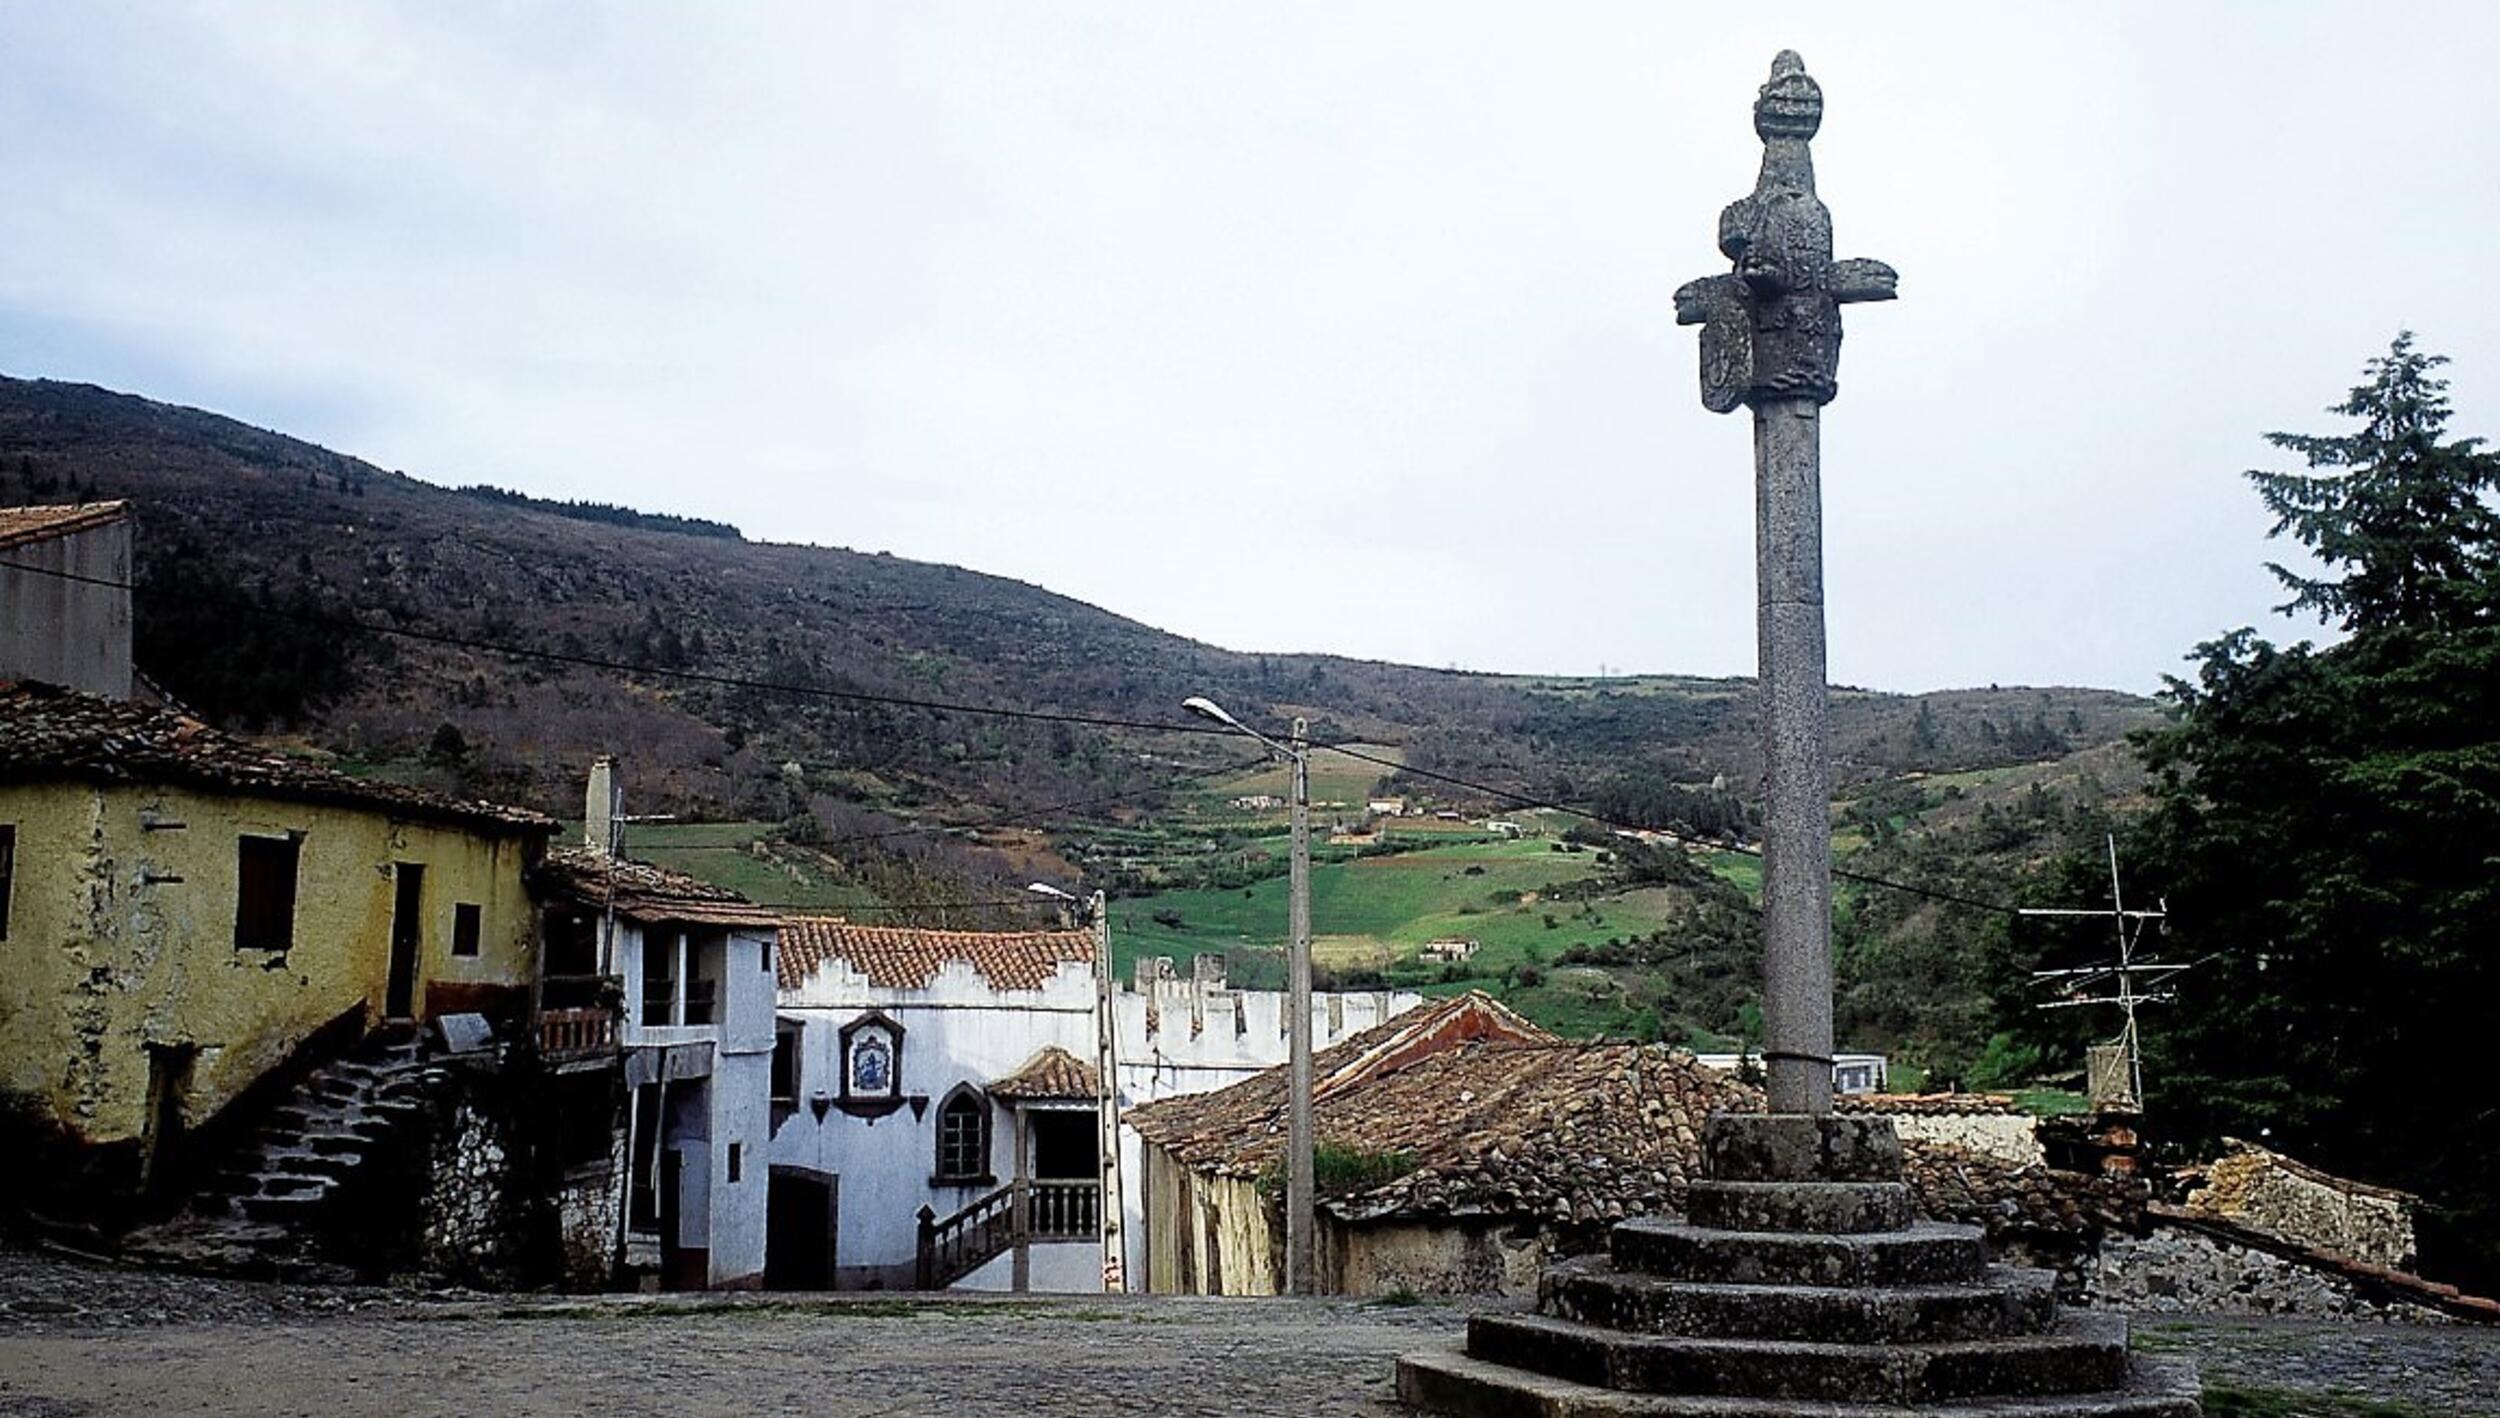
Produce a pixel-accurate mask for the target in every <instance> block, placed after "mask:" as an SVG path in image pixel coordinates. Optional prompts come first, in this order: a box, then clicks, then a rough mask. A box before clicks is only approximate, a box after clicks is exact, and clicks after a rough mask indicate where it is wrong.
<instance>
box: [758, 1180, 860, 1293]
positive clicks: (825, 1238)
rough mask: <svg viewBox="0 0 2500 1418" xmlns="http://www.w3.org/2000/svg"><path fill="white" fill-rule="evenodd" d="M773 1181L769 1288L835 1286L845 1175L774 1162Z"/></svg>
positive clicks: (768, 1198)
mask: <svg viewBox="0 0 2500 1418" xmlns="http://www.w3.org/2000/svg"><path fill="white" fill-rule="evenodd" d="M769 1185H770V1189H769V1190H768V1191H766V1192H765V1194H764V1285H765V1287H766V1288H767V1289H772V1290H830V1289H832V1288H833V1267H834V1238H835V1237H836V1236H838V1235H840V1234H841V1200H840V1198H841V1194H842V1179H841V1178H840V1177H836V1176H832V1175H829V1174H827V1173H824V1172H812V1171H808V1170H807V1169H805V1168H801V1167H775V1168H773V1170H772V1177H771V1180H770V1184H769Z"/></svg>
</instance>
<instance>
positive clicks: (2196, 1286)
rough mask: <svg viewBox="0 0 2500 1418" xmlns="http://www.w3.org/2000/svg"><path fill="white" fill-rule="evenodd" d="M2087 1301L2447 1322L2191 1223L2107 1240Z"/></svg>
mask: <svg viewBox="0 0 2500 1418" xmlns="http://www.w3.org/2000/svg"><path fill="white" fill-rule="evenodd" d="M2088 1302H2089V1303H2090V1304H2092V1305H2094V1306H2096V1307H2099V1308H2103V1309H2114V1310H2140V1311H2149V1312H2153V1313H2159V1314H2183V1313H2184V1314H2224V1315H2309V1316H2333V1317H2341V1318H2348V1319H2374V1320H2384V1319H2401V1320H2406V1321H2409V1322H2413V1323H2434V1324H2436V1323H2445V1322H2447V1320H2446V1317H2445V1316H2443V1315H2441V1314H2440V1313H2439V1311H2437V1310H2436V1309H2431V1308H2428V1307H2425V1306H2421V1305H2412V1304H2405V1303H2402V1302H2400V1301H2393V1300H2389V1299H2387V1298H2384V1297H2380V1296H2375V1295H2372V1294H2370V1293H2367V1292H2366V1291H2365V1289H2364V1288H2363V1286H2362V1284H2361V1282H2359V1281H2357V1280H2355V1279H2353V1278H2350V1277H2347V1276H2343V1275H2338V1274H2336V1273H2334V1272H2331V1271H2326V1270H2321V1269H2319V1268H2317V1267H2314V1266H2307V1265H2302V1264H2300V1263H2298V1262H2296V1261H2293V1260H2291V1259H2288V1258H2286V1257H2284V1256H2279V1255H2275V1254H2272V1253H2271V1252H2268V1251H2266V1250H2264V1249H2261V1248H2259V1247H2257V1246H2254V1245H2247V1244H2239V1243H2235V1242H2233V1241H2231V1240H2229V1239H2226V1238H2224V1237H2222V1236H2218V1235H2215V1234H2213V1233H2211V1232H2207V1231H2202V1230H2198V1229H2196V1228H2193V1227H2188V1226H2180V1225H2169V1224H2160V1225H2155V1226H2154V1227H2153V1228H2152V1230H2151V1231H2150V1232H2149V1233H2148V1234H2146V1235H2143V1236H2125V1235H2112V1236H2108V1237H2105V1238H2104V1239H2103V1240H2102V1242H2101V1245H2100V1249H2099V1252H2098V1254H2097V1255H2096V1256H2095V1257H2094V1259H2093V1264H2092V1272H2091V1284H2090V1286H2089V1287H2088Z"/></svg>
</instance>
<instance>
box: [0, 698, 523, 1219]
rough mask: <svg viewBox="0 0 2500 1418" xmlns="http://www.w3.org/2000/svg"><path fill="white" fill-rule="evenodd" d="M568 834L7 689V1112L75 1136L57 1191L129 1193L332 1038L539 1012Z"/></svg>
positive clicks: (57, 1135) (73, 701) (0, 745)
mask: <svg viewBox="0 0 2500 1418" xmlns="http://www.w3.org/2000/svg"><path fill="white" fill-rule="evenodd" d="M553 830H554V823H553V822H552V821H551V820H549V819H547V818H545V817H542V816H540V815H539V814H537V813H533V812H528V811H525V810H521V809H517V808H509V807H498V806H494V805H492V804H487V803H478V802H462V801H458V800H454V799H451V798H447V797H444V796H442V795H440V794H435V793H430V792H425V791H423V790H420V789H416V788H411V787H405V786H401V785H396V784H387V783H378V782H368V781H364V780H360V779H357V778H353V777H350V776H348V775H346V774H343V773H339V772H337V771H334V770H331V769H328V768H325V767H321V766H319V765H317V764H313V763H310V762H307V761H304V760H302V759H296V758H289V757H286V756H282V755H279V754H276V753H273V752H271V751H269V750H267V749H264V748H261V747H259V746H257V745H254V744H251V743H248V742H246V741H244V740H241V739H238V738H235V737H233V736H231V735H227V734H223V733H220V732H218V731H216V730H214V729H211V728H209V727H208V726H207V725H205V724H202V723H200V722H199V721H197V720H195V719H191V718H188V717H186V716H184V715H180V714H176V713H172V712H169V711H166V710H162V709H154V708H147V707H143V706H140V705H135V704H129V703H124V702H119V701H115V700H108V699H101V698H96V697H93V696H90V695H83V694H77V693H73V692H71V691H68V690H63V689H57V688H53V687H50V686H44V685H35V684H25V683H9V682H5V681H0V1106H4V1107H5V1109H6V1112H7V1114H8V1117H7V1121H9V1122H11V1123H14V1124H17V1125H18V1126H19V1127H20V1128H21V1129H31V1130H33V1131H34V1132H36V1133H37V1134H38V1135H39V1136H41V1137H44V1138H45V1140H48V1141H51V1142H55V1143H68V1144H71V1145H72V1149H71V1151H70V1152H69V1153H68V1157H69V1158H70V1159H73V1160H72V1163H71V1165H70V1166H69V1167H68V1168H67V1169H66V1171H65V1172H64V1173H62V1174H60V1175H56V1176H54V1177H53V1178H52V1180H53V1182H54V1183H55V1185H56V1186H76V1187H79V1188H82V1189H84V1190H86V1191H88V1192H90V1193H95V1192H97V1191H99V1190H101V1191H102V1192H103V1193H105V1194H108V1195H109V1194H113V1193H125V1192H127V1191H128V1190H131V1189H134V1188H136V1187H139V1186H142V1185H144V1184H145V1183H146V1182H147V1180H148V1178H149V1173H150V1170H151V1167H152V1164H153V1162H154V1160H155V1158H156V1156H157V1154H158V1152H159V1149H160V1146H161V1145H162V1144H163V1143H165V1142H166V1141H168V1140H170V1139H172V1138H174V1137H178V1136H180V1135H181V1134H182V1133H184V1132H188V1131H191V1130H194V1129H197V1128H199V1127H201V1126H202V1125H204V1124H207V1123H209V1122H211V1121H212V1120H213V1119H215V1118H216V1116H217V1115H218V1113H219V1112H220V1110H222V1109H224V1108H225V1107H226V1106H227V1105H228V1104H230V1103H232V1102H234V1101H235V1100H236V1099H237V1098H238V1097H239V1096H241V1095H242V1094H243V1093H244V1091H245V1090H246V1089H248V1088H250V1087H251V1086H252V1085H253V1084H254V1083H255V1082H256V1081H258V1080H260V1079H262V1078H264V1077H267V1076H271V1075H272V1073H273V1071H275V1070H278V1069H279V1068H280V1066H281V1065H284V1064H286V1063H287V1062H288V1061H289V1060H290V1059H293V1058H295V1057H296V1056H298V1055H299V1054H301V1053H303V1052H305V1051H306V1050H307V1049H308V1048H309V1047H310V1046H312V1045H313V1044H314V1043H315V1041H317V1040H320V1041H336V1042H342V1043H343V1042H346V1041H347V1040H349V1039H352V1038H353V1037H354V1036H356V1035H360V1034H362V1033H363V1032H364V1031H365V1030H367V1029H369V1028H371V1027H373V1026H375V1025H377V1024H379V1023H381V1022H383V1021H385V1020H389V1019H404V1020H408V1021H412V1022H413V1021H419V1020H423V1019H426V1018H429V1017H431V1016H433V1015H437V1014H441V1013H446V1012H453V1011H469V1010H475V1011H479V1012H484V1013H489V1014H511V1013H515V1012H518V1011H520V1010H523V1009H525V1008H526V1007H527V1005H528V1002H529V1000H528V992H529V982H530V980H531V979H532V976H533V971H534V957H535V944H534V941H535V936H536V932H535V930H534V921H533V910H532V905H531V901H530V898H529V896H528V894H527V892H526V890H525V888H524V886H523V876H522V874H523V872H524V870H525V869H527V868H528V867H529V866H530V865H532V864H533V863H534V862H535V861H536V860H537V859H538V857H539V856H540V855H541V853H542V852H543V850H544V848H545V845H546V840H547V837H548V835H549V834H550V833H551V832H552V831H553ZM85 1199H86V1200H87V1201H89V1202H90V1203H93V1202H96V1201H98V1200H100V1199H101V1198H100V1197H99V1196H97V1195H93V1194H91V1195H89V1196H87V1197H86V1198H85Z"/></svg>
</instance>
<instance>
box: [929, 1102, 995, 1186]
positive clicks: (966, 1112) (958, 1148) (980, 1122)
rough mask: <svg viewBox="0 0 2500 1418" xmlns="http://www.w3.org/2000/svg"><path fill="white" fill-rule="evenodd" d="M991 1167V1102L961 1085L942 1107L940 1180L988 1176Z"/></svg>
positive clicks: (940, 1108) (938, 1169) (940, 1118)
mask: <svg viewBox="0 0 2500 1418" xmlns="http://www.w3.org/2000/svg"><path fill="white" fill-rule="evenodd" d="M989 1170H990V1109H989V1101H988V1100H987V1099H985V1098H983V1097H982V1096H981V1095H980V1094H978V1093H975V1092H974V1091H972V1090H971V1089H969V1088H958V1089H956V1090H955V1091H954V1092H953V1093H950V1094H948V1095H947V1097H946V1101H945V1102H944V1103H943V1104H940V1105H939V1107H938V1144H937V1175H938V1180H939V1181H941V1182H947V1181H971V1180H974V1179H976V1178H980V1177H984V1176H987V1175H988V1174H989Z"/></svg>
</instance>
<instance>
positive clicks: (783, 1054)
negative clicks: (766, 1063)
mask: <svg viewBox="0 0 2500 1418" xmlns="http://www.w3.org/2000/svg"><path fill="white" fill-rule="evenodd" d="M773 1101H774V1102H776V1103H779V1104H782V1105H784V1106H787V1107H796V1106H798V1101H799V1030H798V1029H797V1028H795V1027H792V1026H789V1025H784V1026H783V1027H782V1028H780V1029H777V1030H775V1031H774V1032H773Z"/></svg>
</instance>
